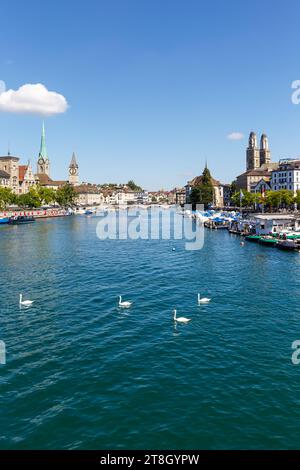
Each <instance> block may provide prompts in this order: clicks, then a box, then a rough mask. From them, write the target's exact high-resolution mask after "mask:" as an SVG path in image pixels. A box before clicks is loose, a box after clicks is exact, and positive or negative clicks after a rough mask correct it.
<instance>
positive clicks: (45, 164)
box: [37, 123, 79, 185]
mask: <svg viewBox="0 0 300 470" xmlns="http://www.w3.org/2000/svg"><path fill="white" fill-rule="evenodd" d="M37 173H38V175H46V176H47V177H48V178H49V179H50V160H49V157H48V152H47V147H46V133H45V125H44V123H43V127H42V138H41V148H40V152H39V157H38V163H37ZM68 182H69V183H70V184H73V185H78V184H79V167H78V163H77V161H76V156H75V153H74V152H73V155H72V159H71V162H70V165H69V178H68Z"/></svg>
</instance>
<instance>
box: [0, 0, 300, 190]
mask: <svg viewBox="0 0 300 470" xmlns="http://www.w3.org/2000/svg"><path fill="white" fill-rule="evenodd" d="M16 4H18V12H17V14H16ZM38 5H39V4H38V2H36V1H35V0H30V1H29V3H28V4H26V5H23V4H22V3H21V2H14V4H13V5H5V6H4V7H2V13H3V14H4V17H11V16H13V17H14V22H15V30H16V32H15V34H14V35H13V37H12V36H11V35H10V34H8V32H9V30H8V28H10V23H9V22H4V24H3V26H2V30H1V33H0V35H1V36H0V37H1V41H2V47H3V50H4V51H5V53H4V54H3V59H2V67H1V76H0V79H1V80H3V81H4V82H5V83H6V88H7V90H15V91H16V90H19V89H20V87H22V86H24V85H26V84H38V83H40V84H42V85H44V87H46V89H47V90H49V91H51V92H55V93H56V94H57V95H59V96H56V98H57V106H58V112H57V114H56V115H53V116H51V117H44V118H43V117H42V116H41V115H39V114H22V113H13V112H7V111H6V110H5V108H3V109H2V111H3V112H1V113H0V129H1V130H0V148H1V151H0V153H1V154H5V153H6V152H7V149H8V146H9V147H10V151H11V153H12V154H15V155H17V156H19V157H20V158H21V161H22V162H27V160H28V159H30V160H31V161H33V159H36V158H37V156H38V150H39V140H38V139H39V135H40V128H41V122H42V120H43V119H45V125H46V130H47V145H48V152H49V157H50V159H51V162H52V175H53V177H54V178H60V177H62V176H64V175H65V172H66V168H68V164H69V161H70V157H71V155H72V152H73V151H75V153H76V155H77V157H78V161H79V165H80V174H81V179H82V180H83V181H91V182H95V183H98V182H99V183H105V182H111V181H112V182H126V181H128V180H129V179H134V180H135V181H136V182H137V183H138V184H140V185H142V186H143V187H145V188H147V189H149V190H154V189H158V188H160V187H164V188H166V189H168V188H171V187H174V186H177V187H180V186H183V185H184V184H186V182H187V181H188V180H189V179H191V178H192V177H194V176H195V175H199V174H200V173H201V171H202V169H203V167H204V165H205V161H206V160H207V161H208V166H209V168H210V170H211V172H212V174H213V175H214V177H215V178H217V179H219V180H221V181H222V182H224V183H230V182H231V181H233V180H234V179H235V178H236V177H237V175H239V174H241V173H242V172H243V171H244V151H245V147H246V145H247V139H248V134H249V132H250V130H252V129H254V130H255V131H256V132H257V134H259V135H260V134H263V133H266V134H267V135H268V137H269V140H270V148H271V151H272V155H273V160H274V161H278V160H279V159H280V158H286V157H290V158H293V157H296V156H297V155H299V153H300V140H299V130H298V121H299V118H300V107H299V106H296V105H295V104H293V103H292V100H291V96H292V93H293V90H292V83H293V81H295V80H297V79H298V78H299V72H298V66H297V61H296V57H297V39H298V34H299V33H298V25H297V13H298V12H300V6H299V5H297V3H296V2H294V1H292V2H291V11H293V15H291V14H290V11H289V10H288V9H286V8H285V7H284V6H283V5H282V4H281V3H280V2H273V1H272V2H271V1H265V2H264V3H263V4H261V2H258V1H254V2H252V4H251V9H250V8H248V7H247V6H245V5H240V2H238V1H236V0H232V1H231V2H229V4H228V3H226V5H224V4H222V2H217V8H216V4H214V5H208V4H206V5H204V4H199V3H198V2H195V1H191V2H189V5H188V7H187V6H186V5H184V4H183V3H182V2H177V1H175V2H172V3H170V2H164V4H163V5H161V4H160V3H159V2H155V1H154V2H152V3H151V5H146V4H142V3H141V2H136V1H129V2H127V3H126V4H125V3H124V2H117V1H116V2H113V4H110V5H107V4H105V3H103V2H95V1H90V2H88V4H87V5H85V6H79V5H76V6H73V7H72V21H70V14H69V8H68V3H67V2H66V3H65V4H64V5H61V4H58V2H53V3H51V5H50V4H49V5H45V6H43V11H40V9H39V8H38ZM58 5H59V8H58ZM270 11H272V22H268V21H267V18H268V15H269V12H270ZM58 12H59V14H58ZM44 17H47V22H43V21H42V19H43V18H44ZM287 22H288V25H289V27H288V28H285V36H284V38H282V37H280V35H278V34H277V31H278V30H280V28H282V27H283V26H284V25H285V24H287ZM154 25H155V28H154ZM228 25H231V26H232V27H231V28H229V29H230V30H228ZM225 30H226V39H224V37H225V36H224V31H225ZM153 31H155V34H153ZM78 32H79V34H78ZM137 39H138V40H137ZM261 71H263V73H261ZM83 72H84V73H83ZM0 96H1V95H0ZM61 97H63V98H64V99H65V100H66V102H64V101H63V99H62V98H61ZM276 110H277V112H276ZM50 114H51V113H50Z"/></svg>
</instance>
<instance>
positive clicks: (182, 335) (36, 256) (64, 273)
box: [0, 216, 300, 449]
mask: <svg viewBox="0 0 300 470" xmlns="http://www.w3.org/2000/svg"><path fill="white" fill-rule="evenodd" d="M97 222H98V218H97V217H91V218H87V217H85V216H73V217H68V218H62V219H56V220H40V221H37V222H36V223H35V224H32V225H26V226H14V227H9V226H6V227H4V226H3V227H0V262H1V283H0V291H1V307H0V340H2V341H4V342H5V345H6V365H1V366H0V407H1V413H0V415H1V427H0V448H1V449H168V448H169V449H195V448H196V449H254V448H256V449H291V448H297V447H299V445H300V426H299V423H300V365H299V366H295V365H293V364H292V361H291V356H292V349H291V345H292V343H293V341H295V340H297V339H300V275H299V272H300V254H298V253H286V252H281V251H279V250H277V249H272V248H268V247H264V246H259V245H256V244H252V243H246V244H245V246H241V245H240V239H239V238H237V237H235V236H234V235H230V234H229V233H228V232H225V231H213V232H210V231H206V232H205V243H204V247H203V249H202V250H199V251H186V250H185V243H184V240H176V241H174V240H136V241H134V240H105V241H104V240H99V239H98V238H97V237H96V225H97ZM173 248H175V251H174V250H173ZM21 292H22V293H23V294H24V297H25V298H30V299H31V300H34V301H35V303H34V305H33V307H32V308H30V309H20V307H19V293H21ZM198 292H200V293H201V294H202V295H204V296H206V297H211V298H212V301H211V303H210V304H208V305H206V306H204V305H203V306H200V307H199V306H198V305H197V293H198ZM119 295H123V296H124V299H125V300H131V301H132V302H133V305H132V308H130V309H128V310H124V309H120V308H119V307H118V296H119ZM174 308H177V310H178V315H179V316H186V317H189V318H191V322H190V323H189V324H187V325H179V324H178V325H177V326H176V325H175V324H174V322H173V318H172V310H173V309H174Z"/></svg>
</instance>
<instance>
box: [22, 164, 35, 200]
mask: <svg viewBox="0 0 300 470" xmlns="http://www.w3.org/2000/svg"><path fill="white" fill-rule="evenodd" d="M36 184H37V179H36V177H35V176H34V173H33V170H32V166H31V164H30V162H28V164H27V165H19V194H25V193H28V191H29V189H30V188H31V187H32V186H35V185H36Z"/></svg>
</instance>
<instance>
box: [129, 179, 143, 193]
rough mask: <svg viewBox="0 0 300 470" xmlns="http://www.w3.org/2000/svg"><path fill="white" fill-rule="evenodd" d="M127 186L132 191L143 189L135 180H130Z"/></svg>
mask: <svg viewBox="0 0 300 470" xmlns="http://www.w3.org/2000/svg"><path fill="white" fill-rule="evenodd" d="M127 186H128V188H129V189H131V191H142V188H141V187H140V186H138V185H137V184H135V182H134V181H133V180H130V181H128V183H127Z"/></svg>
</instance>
